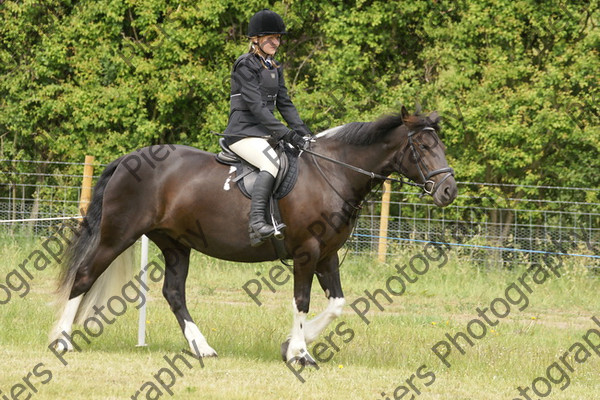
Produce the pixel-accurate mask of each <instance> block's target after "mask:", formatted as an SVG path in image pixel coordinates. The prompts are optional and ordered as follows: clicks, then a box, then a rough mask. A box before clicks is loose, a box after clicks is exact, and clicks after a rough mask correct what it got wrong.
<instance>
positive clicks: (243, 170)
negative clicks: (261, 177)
mask: <svg viewBox="0 0 600 400" xmlns="http://www.w3.org/2000/svg"><path fill="white" fill-rule="evenodd" d="M285 155H286V156H287V157H285V158H286V159H287V163H288V167H287V172H286V174H285V176H280V175H281V171H284V170H285V168H284V166H283V165H282V168H280V173H279V174H278V175H277V179H276V182H275V187H276V188H277V189H276V190H275V193H274V194H273V197H274V198H275V199H277V200H279V199H282V198H284V197H285V196H287V195H288V194H289V193H290V192H291V191H292V189H293V188H294V186H295V185H296V181H297V180H298V151H297V150H296V149H292V148H286V149H285ZM281 158H282V163H283V159H284V157H281ZM217 160H218V161H220V162H223V161H222V160H219V159H218V158H217ZM227 164H228V165H233V166H234V167H235V169H236V172H235V178H233V179H232V181H233V182H236V183H237V185H238V187H239V188H240V190H241V192H242V193H243V194H244V196H246V197H248V198H252V190H253V188H254V181H255V180H256V176H257V175H258V169H257V168H256V167H254V166H253V165H250V164H248V163H246V162H241V161H237V162H235V163H233V162H227Z"/></svg>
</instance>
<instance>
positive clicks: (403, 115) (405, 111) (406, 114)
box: [400, 106, 409, 121]
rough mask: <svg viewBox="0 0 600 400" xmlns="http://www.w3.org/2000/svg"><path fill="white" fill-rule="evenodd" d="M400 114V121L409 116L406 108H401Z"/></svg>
mask: <svg viewBox="0 0 600 400" xmlns="http://www.w3.org/2000/svg"><path fill="white" fill-rule="evenodd" d="M400 113H401V114H400V115H402V120H403V121H406V118H408V116H409V114H408V110H407V109H406V107H404V106H402V109H401V110H400Z"/></svg>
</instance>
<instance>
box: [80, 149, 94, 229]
mask: <svg viewBox="0 0 600 400" xmlns="http://www.w3.org/2000/svg"><path fill="white" fill-rule="evenodd" d="M93 164H94V157H93V156H85V165H84V166H83V182H82V183H81V197H80V199H79V212H80V213H81V216H82V217H85V214H86V213H87V209H88V206H89V205H90V201H91V200H92V178H93V177H94V166H93Z"/></svg>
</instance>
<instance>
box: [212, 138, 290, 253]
mask: <svg viewBox="0 0 600 400" xmlns="http://www.w3.org/2000/svg"><path fill="white" fill-rule="evenodd" d="M219 145H220V146H221V149H222V150H221V152H220V153H218V154H217V155H216V160H217V161H218V162H220V163H221V164H225V165H230V166H231V168H235V177H232V176H231V175H232V174H233V172H234V170H231V169H230V173H229V175H230V176H229V177H228V178H227V180H226V181H225V185H224V188H226V190H229V183H230V182H234V183H237V186H238V188H239V189H240V191H241V192H242V193H243V194H244V196H246V197H248V198H252V190H253V188H254V182H255V181H256V177H257V176H258V172H259V170H258V168H256V167H255V166H254V165H252V164H250V163H248V162H246V161H245V160H243V159H242V158H241V157H239V156H238V155H237V154H235V153H234V152H233V151H232V150H231V149H230V148H229V147H228V146H227V144H226V143H225V138H221V139H219ZM275 152H276V153H277V156H278V157H279V171H278V172H277V177H276V178H275V184H274V185H273V194H272V195H271V201H270V202H269V203H270V206H269V207H268V208H269V210H268V211H266V212H265V213H266V214H267V213H268V214H267V215H265V216H266V217H267V219H270V220H272V221H273V225H274V226H276V225H277V222H276V221H281V213H280V212H279V206H278V204H277V201H276V200H279V199H282V198H283V197H285V196H286V195H287V194H288V193H289V192H291V191H292V189H293V188H294V186H295V185H296V181H297V180H298V154H299V151H298V150H296V149H294V148H293V147H290V146H287V145H284V144H280V145H278V146H277V147H276V148H275ZM281 239H283V234H282V233H280V234H277V233H276V234H275V236H274V237H272V238H271V243H272V244H273V247H274V248H275V251H276V253H277V256H278V257H279V259H280V260H282V262H283V260H285V259H288V258H289V255H288V254H287V251H286V249H285V247H284V245H283V243H282V241H281ZM284 264H285V263H284Z"/></svg>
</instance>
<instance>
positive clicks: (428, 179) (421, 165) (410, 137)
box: [400, 126, 454, 196]
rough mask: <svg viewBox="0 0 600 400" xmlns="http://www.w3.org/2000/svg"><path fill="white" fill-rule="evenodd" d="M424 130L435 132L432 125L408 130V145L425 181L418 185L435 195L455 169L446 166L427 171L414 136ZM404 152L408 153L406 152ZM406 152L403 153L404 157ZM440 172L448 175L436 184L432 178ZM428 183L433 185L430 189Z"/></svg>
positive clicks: (425, 191) (424, 190) (426, 192)
mask: <svg viewBox="0 0 600 400" xmlns="http://www.w3.org/2000/svg"><path fill="white" fill-rule="evenodd" d="M424 131H432V132H433V133H434V134H435V129H434V128H432V127H430V126H426V127H425V128H423V129H421V130H420V131H409V132H408V146H409V147H410V151H411V153H412V156H413V158H414V159H415V161H416V165H417V170H418V171H419V175H420V176H421V179H422V180H423V182H424V183H423V184H417V185H419V186H420V187H421V188H422V189H423V192H424V193H425V194H428V195H430V196H433V194H434V193H435V192H436V190H437V189H438V188H439V187H440V185H441V184H442V183H443V182H444V181H445V180H446V179H448V178H449V177H451V176H454V169H452V168H450V167H445V168H440V169H436V170H433V171H429V172H428V171H427V166H426V165H425V162H424V161H423V158H422V157H421V156H419V153H418V152H417V149H416V147H415V143H414V141H413V136H415V135H416V134H417V133H421V132H424ZM435 137H436V140H439V139H437V135H436V136H435ZM404 154H406V153H404ZM404 154H403V155H402V158H404ZM400 166H402V160H400ZM439 174H446V176H444V177H443V178H442V179H441V180H440V181H439V182H438V183H437V185H436V183H435V182H434V181H433V180H431V178H432V177H434V176H436V175H439ZM428 185H431V186H430V188H429V189H428V188H427V186H428Z"/></svg>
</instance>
